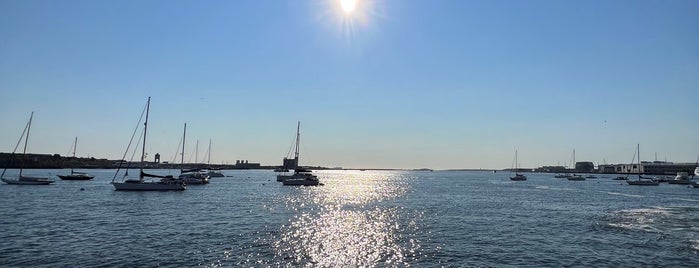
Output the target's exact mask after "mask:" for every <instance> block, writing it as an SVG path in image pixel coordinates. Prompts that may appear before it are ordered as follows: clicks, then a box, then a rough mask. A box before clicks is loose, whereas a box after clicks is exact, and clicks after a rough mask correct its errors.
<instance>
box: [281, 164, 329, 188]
mask: <svg viewBox="0 0 699 268" xmlns="http://www.w3.org/2000/svg"><path fill="white" fill-rule="evenodd" d="M282 184H284V185H289V186H316V185H322V184H321V183H320V181H319V180H318V177H317V176H316V175H313V174H312V173H311V170H308V169H304V168H297V169H296V170H294V174H293V175H289V176H288V177H287V178H285V179H284V180H282Z"/></svg>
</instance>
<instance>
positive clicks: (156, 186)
mask: <svg viewBox="0 0 699 268" xmlns="http://www.w3.org/2000/svg"><path fill="white" fill-rule="evenodd" d="M112 185H114V189H115V190H117V191H183V190H186V189H187V187H186V186H185V185H184V184H174V183H161V182H128V181H127V182H113V183H112Z"/></svg>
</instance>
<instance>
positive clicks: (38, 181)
mask: <svg viewBox="0 0 699 268" xmlns="http://www.w3.org/2000/svg"><path fill="white" fill-rule="evenodd" d="M33 118H34V112H32V114H31V115H30V116H29V122H28V123H27V125H26V126H25V127H24V131H23V132H22V136H21V137H20V138H19V141H17V145H16V146H15V150H14V151H12V154H14V153H15V151H17V147H18V146H19V143H20V142H21V141H22V139H23V138H24V149H23V150H22V159H23V160H24V156H25V155H26V154H27V143H28V142H29V130H31V128H32V119H33ZM25 133H26V134H27V135H26V136H25V135H24V134H25ZM22 162H24V161H22ZM23 166H24V163H22V164H21V165H20V168H19V176H18V177H17V179H16V180H14V179H6V178H3V177H4V176H5V171H7V169H3V170H2V174H1V175H0V180H2V181H3V182H4V183H7V184H14V185H48V184H51V183H53V182H54V181H53V180H50V179H49V178H46V177H29V176H24V175H23V174H22V171H23V168H24V167H23Z"/></svg>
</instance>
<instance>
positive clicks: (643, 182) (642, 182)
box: [626, 144, 660, 186]
mask: <svg viewBox="0 0 699 268" xmlns="http://www.w3.org/2000/svg"><path fill="white" fill-rule="evenodd" d="M636 155H637V156H638V180H629V179H626V183H628V184H629V185H638V186H658V184H659V183H660V182H659V181H656V180H653V179H651V178H644V177H643V176H641V174H642V173H643V172H641V145H640V144H636Z"/></svg>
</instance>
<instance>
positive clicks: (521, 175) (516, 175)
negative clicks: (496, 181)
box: [510, 150, 527, 181]
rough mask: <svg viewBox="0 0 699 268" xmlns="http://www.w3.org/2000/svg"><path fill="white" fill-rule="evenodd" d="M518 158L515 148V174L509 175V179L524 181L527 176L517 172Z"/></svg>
mask: <svg viewBox="0 0 699 268" xmlns="http://www.w3.org/2000/svg"><path fill="white" fill-rule="evenodd" d="M517 161H518V158H517V150H515V164H514V166H515V175H514V176H513V177H510V180H513V181H526V180H527V176H524V174H519V163H517Z"/></svg>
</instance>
